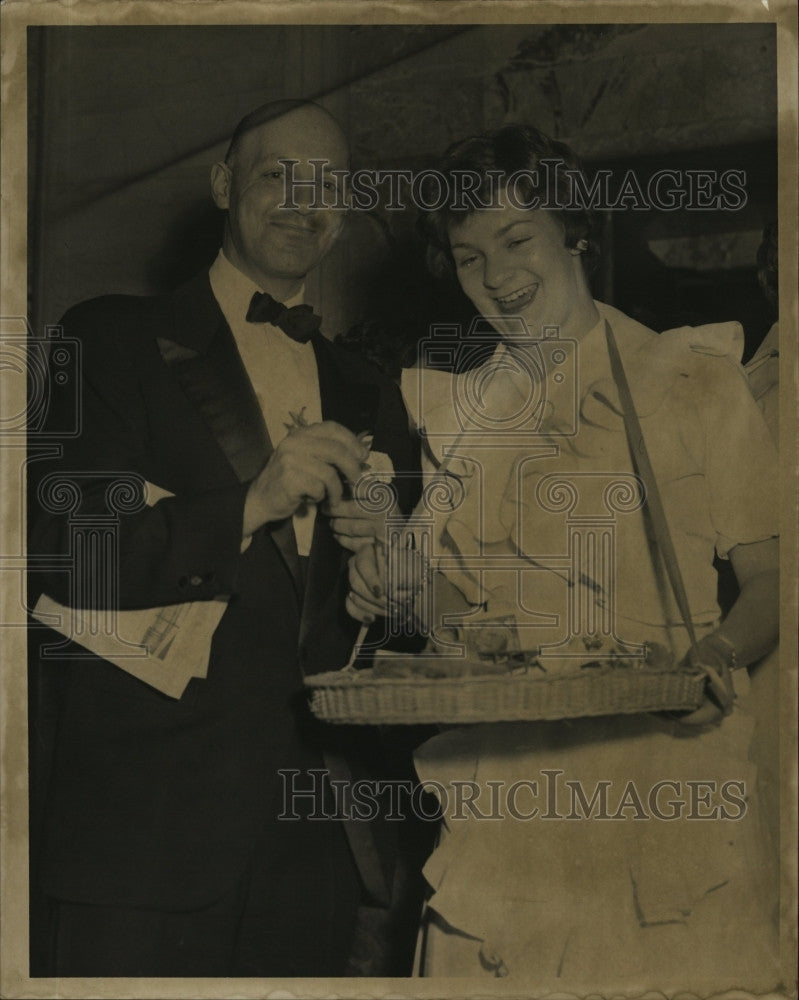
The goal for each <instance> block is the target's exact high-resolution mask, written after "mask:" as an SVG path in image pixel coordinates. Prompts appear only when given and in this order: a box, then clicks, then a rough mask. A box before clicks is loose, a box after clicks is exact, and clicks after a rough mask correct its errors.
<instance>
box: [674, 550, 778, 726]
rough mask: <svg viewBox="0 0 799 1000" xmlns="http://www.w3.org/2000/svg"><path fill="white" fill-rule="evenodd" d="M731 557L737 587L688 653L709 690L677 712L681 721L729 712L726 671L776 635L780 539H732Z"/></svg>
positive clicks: (704, 720) (703, 720)
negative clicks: (718, 620)
mask: <svg viewBox="0 0 799 1000" xmlns="http://www.w3.org/2000/svg"><path fill="white" fill-rule="evenodd" d="M730 561H731V562H732V566H733V569H734V570H735V575H736V577H737V578H738V584H739V586H740V588H741V592H740V594H739V596H738V600H737V601H736V602H735V604H734V605H733V607H732V608H731V610H730V613H729V614H728V615H727V617H726V618H725V619H724V622H723V624H722V625H721V627H720V628H718V629H717V630H716V631H715V632H713V633H712V634H711V635H708V636H705V638H704V639H701V640H700V641H699V643H698V644H697V647H696V650H692V651H691V652H690V653H689V654H688V658H689V659H690V660H692V661H696V662H698V663H699V664H700V665H701V666H703V668H704V669H705V670H706V671H707V673H708V678H709V680H708V691H709V695H710V696H708V695H707V694H706V695H705V700H704V702H703V703H702V704H701V705H700V706H699V708H698V709H697V710H696V711H695V712H691V713H689V714H688V715H686V716H683V717H682V718H681V720H680V721H681V722H682V723H683V725H686V726H705V725H710V724H714V723H718V722H720V721H721V719H722V718H723V717H724V716H725V715H728V714H729V713H730V712H731V711H732V704H733V698H734V691H733V686H732V677H731V671H732V670H734V669H736V668H739V667H747V666H749V664H750V663H754V662H755V661H756V660H759V659H760V658H761V657H762V656H765V654H766V653H768V652H769V651H770V650H771V649H772V648H773V646H774V645H775V644H776V642H777V638H778V636H779V606H780V602H779V539H777V538H769V539H766V540H765V541H762V542H751V543H748V544H745V545H744V544H740V545H736V546H734V547H733V548H732V549H730Z"/></svg>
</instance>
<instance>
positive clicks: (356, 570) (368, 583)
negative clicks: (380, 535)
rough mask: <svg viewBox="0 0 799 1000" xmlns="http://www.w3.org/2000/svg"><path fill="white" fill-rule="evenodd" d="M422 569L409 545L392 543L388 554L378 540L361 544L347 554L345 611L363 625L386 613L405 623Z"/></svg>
mask: <svg viewBox="0 0 799 1000" xmlns="http://www.w3.org/2000/svg"><path fill="white" fill-rule="evenodd" d="M389 555H390V559H391V563H392V573H391V581H389V567H388V562H389ZM425 572H426V567H425V566H424V565H423V560H422V558H421V555H420V554H419V553H418V552H416V551H415V550H413V549H411V548H403V547H402V546H395V547H394V548H393V549H392V550H391V553H390V554H389V553H387V551H386V547H385V545H384V544H383V543H382V542H380V541H374V542H373V543H372V544H371V545H364V546H363V547H362V548H359V549H358V551H357V552H356V553H355V554H354V555H353V556H351V557H350V562H349V581H350V592H349V594H348V595H347V611H348V612H349V614H350V615H351V616H352V617H353V618H356V619H357V620H358V621H360V622H363V623H364V624H371V623H372V622H373V621H374V620H375V618H376V617H378V616H380V617H387V616H388V615H391V616H394V617H396V618H397V619H398V620H401V621H403V622H405V621H407V619H408V618H409V617H410V616H411V615H412V614H413V610H414V596H415V594H416V592H417V591H418V590H419V589H420V587H421V586H422V582H423V574H424V573H425Z"/></svg>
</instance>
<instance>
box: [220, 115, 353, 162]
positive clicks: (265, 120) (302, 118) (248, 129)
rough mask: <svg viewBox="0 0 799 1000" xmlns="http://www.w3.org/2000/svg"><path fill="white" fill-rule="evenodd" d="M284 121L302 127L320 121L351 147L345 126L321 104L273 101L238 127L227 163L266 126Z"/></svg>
mask: <svg viewBox="0 0 799 1000" xmlns="http://www.w3.org/2000/svg"><path fill="white" fill-rule="evenodd" d="M282 119H285V120H286V124H291V123H294V122H296V123H297V124H298V125H300V126H302V125H305V124H306V123H309V124H313V121H314V119H316V120H317V121H318V122H319V123H320V124H324V125H325V126H326V127H327V128H328V129H331V130H333V131H334V132H338V134H339V137H340V139H341V142H342V144H343V145H344V146H347V139H346V136H345V135H344V132H343V131H342V129H341V126H340V125H339V124H338V122H337V121H336V119H335V118H334V117H333V115H331V114H330V112H329V111H326V110H325V108H323V107H322V106H321V104H316V102H314V101H305V100H299V99H286V100H283V101H270V102H269V103H268V104H262V105H261V106H260V107H258V108H255V109H254V110H253V111H250V112H249V114H247V115H245V116H244V117H243V118H242V119H241V121H240V122H239V123H238V125H237V126H236V127H235V129H234V130H233V135H232V136H231V137H230V144H229V145H228V148H227V152H226V153H225V163H228V164H230V163H232V162H233V160H234V159H235V158H236V155H237V153H238V152H239V150H240V149H241V147H242V145H243V144H244V140H245V138H246V137H247V136H248V135H250V134H251V133H253V132H255V131H257V130H259V129H260V128H261V127H262V126H264V125H269V124H270V123H274V122H279V121H281V120H282Z"/></svg>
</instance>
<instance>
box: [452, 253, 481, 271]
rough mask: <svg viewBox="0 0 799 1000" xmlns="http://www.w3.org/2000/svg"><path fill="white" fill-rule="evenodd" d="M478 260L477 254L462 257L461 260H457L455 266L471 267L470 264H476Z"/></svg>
mask: <svg viewBox="0 0 799 1000" xmlns="http://www.w3.org/2000/svg"><path fill="white" fill-rule="evenodd" d="M476 260H477V255H476V254H474V255H472V256H471V257H461V259H460V260H458V261H456V262H455V266H456V267H457V268H462V267H469V265H470V264H474V262H475V261H476Z"/></svg>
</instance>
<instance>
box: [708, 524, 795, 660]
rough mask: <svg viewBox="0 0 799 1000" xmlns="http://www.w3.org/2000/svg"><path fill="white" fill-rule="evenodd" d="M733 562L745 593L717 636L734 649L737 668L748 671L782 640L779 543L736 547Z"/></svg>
mask: <svg viewBox="0 0 799 1000" xmlns="http://www.w3.org/2000/svg"><path fill="white" fill-rule="evenodd" d="M730 562H731V563H732V568H733V569H734V570H735V576H736V578H737V580H738V586H739V587H740V588H741V592H740V595H739V596H738V600H737V601H736V602H735V604H734V605H733V606H732V608H731V609H730V612H729V614H728V615H727V617H726V618H725V619H724V622H723V624H722V625H721V627H720V628H719V630H718V632H717V634H718V635H720V636H721V637H722V638H724V639H726V640H727V642H729V643H731V644H732V646H733V647H734V649H735V655H736V660H737V666H739V667H747V666H749V664H751V663H754V662H755V661H756V660H759V659H760V658H761V657H762V656H765V655H766V653H768V652H770V650H771V649H772V648H773V647H774V646H775V645H776V643H777V639H778V637H779V625H780V591H779V586H780V577H779V539H778V538H769V539H766V541H763V542H751V543H750V544H748V545H736V546H735V547H734V548H732V549H730Z"/></svg>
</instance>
